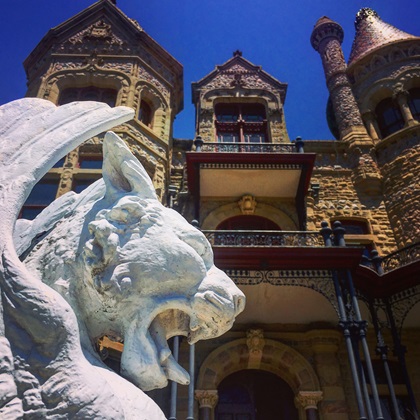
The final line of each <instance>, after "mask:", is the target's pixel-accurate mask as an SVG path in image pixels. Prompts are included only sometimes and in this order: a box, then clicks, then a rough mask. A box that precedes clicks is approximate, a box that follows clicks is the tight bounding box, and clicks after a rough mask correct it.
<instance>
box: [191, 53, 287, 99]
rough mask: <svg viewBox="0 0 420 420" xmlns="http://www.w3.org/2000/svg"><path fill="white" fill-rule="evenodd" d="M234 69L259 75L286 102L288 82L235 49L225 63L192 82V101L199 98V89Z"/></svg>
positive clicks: (235, 71) (236, 71)
mask: <svg viewBox="0 0 420 420" xmlns="http://www.w3.org/2000/svg"><path fill="white" fill-rule="evenodd" d="M229 71H232V72H233V73H238V74H244V73H247V72H248V73H253V74H255V75H257V77H258V78H259V79H260V80H262V81H264V82H266V83H268V84H269V85H271V86H272V87H273V88H274V89H275V90H277V91H278V92H279V93H280V97H281V100H282V102H283V103H284V101H285V97H286V91H287V83H282V82H280V81H279V80H277V79H275V78H274V77H273V76H271V75H270V74H268V73H267V72H265V71H264V70H262V68H261V66H256V65H255V64H253V63H251V62H250V61H248V60H246V59H245V58H243V57H242V52H241V51H239V50H238V51H235V52H234V53H233V57H232V58H230V59H229V60H228V61H226V62H225V63H223V64H221V65H218V66H216V68H215V69H214V70H213V71H212V72H210V73H209V74H208V75H207V76H204V77H203V78H202V79H201V80H199V81H198V82H194V83H192V102H193V103H196V102H197V100H198V95H199V93H198V91H199V89H201V88H203V87H206V88H208V87H209V86H211V84H210V82H212V81H213V80H214V79H216V78H217V77H218V76H219V75H220V74H222V73H225V72H229Z"/></svg>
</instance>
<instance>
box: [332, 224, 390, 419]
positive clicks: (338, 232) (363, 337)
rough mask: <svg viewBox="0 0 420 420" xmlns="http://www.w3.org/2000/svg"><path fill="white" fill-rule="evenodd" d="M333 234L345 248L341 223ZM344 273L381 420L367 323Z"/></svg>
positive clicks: (379, 415) (348, 273)
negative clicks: (367, 335) (367, 334)
mask: <svg viewBox="0 0 420 420" xmlns="http://www.w3.org/2000/svg"><path fill="white" fill-rule="evenodd" d="M333 232H334V243H335V245H337V246H346V242H345V239H344V234H345V232H346V230H345V229H344V227H343V226H342V225H341V222H339V221H336V222H334V225H333ZM345 271H346V284H347V291H348V293H349V295H350V299H351V308H352V310H353V313H354V316H355V322H354V325H355V326H356V327H357V330H358V334H359V337H360V342H361V344H362V350H363V354H364V356H365V362H366V370H367V376H368V378H369V382H370V389H371V391H372V396H373V402H374V404H375V410H376V419H377V420H383V418H384V416H383V414H382V407H381V402H380V400H379V393H378V387H377V385H376V379H375V374H374V372H373V366H372V360H371V357H370V352H369V347H368V343H367V339H366V327H367V323H366V321H363V320H362V315H361V313H360V308H359V302H358V301H357V296H356V291H355V289H354V285H353V279H352V276H351V273H350V270H349V269H346V270H345ZM369 404H370V400H369V399H368V400H366V405H369Z"/></svg>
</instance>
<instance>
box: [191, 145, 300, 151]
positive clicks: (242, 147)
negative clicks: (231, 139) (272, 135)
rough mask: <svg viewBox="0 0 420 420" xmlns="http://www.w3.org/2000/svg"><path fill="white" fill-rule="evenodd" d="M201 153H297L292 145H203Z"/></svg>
mask: <svg viewBox="0 0 420 420" xmlns="http://www.w3.org/2000/svg"><path fill="white" fill-rule="evenodd" d="M197 151H201V152H219V153H296V152H297V149H296V146H295V145H294V144H292V143H284V144H283V143H278V144H273V143H203V144H202V146H201V147H200V150H197Z"/></svg>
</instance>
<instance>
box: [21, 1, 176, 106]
mask: <svg viewBox="0 0 420 420" xmlns="http://www.w3.org/2000/svg"><path fill="white" fill-rule="evenodd" d="M103 17H106V18H108V19H110V20H112V22H113V23H114V24H115V27H116V28H118V30H119V32H120V33H121V34H124V36H125V37H126V40H127V43H128V44H130V45H128V46H129V47H132V46H136V45H138V44H139V42H140V41H141V42H142V45H145V46H147V49H148V51H150V52H152V54H153V56H154V57H158V59H159V60H160V61H161V63H163V64H164V65H165V66H166V67H167V68H168V69H170V71H171V72H172V73H173V74H174V76H175V90H176V91H178V92H179V103H178V112H179V111H180V110H182V108H183V80H182V79H183V67H182V65H181V64H180V63H179V62H178V61H177V60H176V59H175V58H174V57H173V56H172V55H171V54H169V53H168V52H167V51H166V50H165V49H164V48H163V47H162V46H160V45H159V44H158V43H157V42H156V41H155V40H154V39H153V38H152V37H151V36H150V35H148V34H147V33H146V32H145V31H144V30H143V28H142V27H141V26H140V24H139V23H138V22H137V21H136V20H134V19H131V18H129V17H128V16H127V15H126V14H124V13H123V12H122V11H121V10H120V9H119V8H118V7H117V6H116V5H115V2H114V1H113V0H98V1H97V2H95V3H94V4H92V5H91V6H89V7H87V8H86V9H84V10H82V11H81V12H79V13H78V14H76V15H74V16H72V17H70V18H69V19H67V20H66V21H65V22H63V23H61V24H59V25H57V26H56V27H54V28H52V29H50V30H49V31H48V32H47V33H46V35H45V36H44V37H43V38H42V40H41V41H40V42H39V43H38V45H37V46H36V47H35V48H34V50H33V51H32V52H31V53H30V54H29V56H28V57H27V58H26V60H25V61H24V64H23V65H24V68H25V70H26V73H27V76H28V69H29V68H31V67H33V66H35V64H36V63H38V62H41V61H42V59H43V58H44V56H45V55H46V54H47V53H49V52H51V49H52V47H53V46H54V45H55V44H57V43H59V42H62V41H63V40H66V39H68V38H69V37H71V36H74V35H75V34H76V33H78V32H79V31H80V30H81V28H83V26H86V27H87V26H89V25H91V24H92V23H93V21H94V20H98V19H102V18H103ZM113 29H115V28H113ZM126 53H128V50H127V52H126Z"/></svg>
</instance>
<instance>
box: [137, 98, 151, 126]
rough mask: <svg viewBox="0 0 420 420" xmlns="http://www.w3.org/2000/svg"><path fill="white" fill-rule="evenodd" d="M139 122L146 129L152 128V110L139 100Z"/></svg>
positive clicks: (147, 104) (148, 105) (143, 101)
mask: <svg viewBox="0 0 420 420" xmlns="http://www.w3.org/2000/svg"><path fill="white" fill-rule="evenodd" d="M139 120H140V121H141V122H142V123H143V124H144V125H147V126H148V127H150V128H152V123H153V109H152V107H151V106H150V104H149V103H148V102H146V101H145V100H143V99H142V100H141V102H140V110H139Z"/></svg>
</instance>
